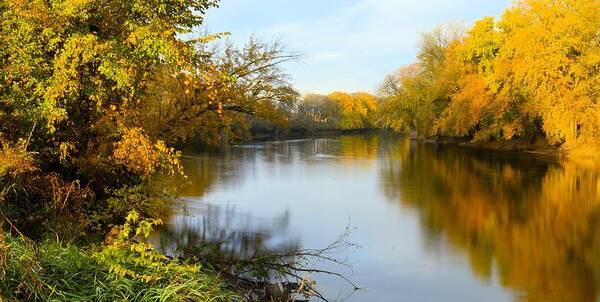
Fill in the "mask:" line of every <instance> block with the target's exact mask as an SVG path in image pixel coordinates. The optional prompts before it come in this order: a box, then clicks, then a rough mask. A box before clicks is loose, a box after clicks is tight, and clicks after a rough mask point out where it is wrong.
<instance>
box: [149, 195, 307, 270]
mask: <svg viewBox="0 0 600 302" xmlns="http://www.w3.org/2000/svg"><path fill="white" fill-rule="evenodd" d="M185 204H186V205H185V207H184V211H182V212H181V213H179V214H177V215H174V216H173V217H171V219H170V222H169V223H168V224H167V225H166V226H165V227H164V228H162V229H160V230H159V232H157V233H156V234H155V237H153V238H151V239H152V240H153V242H154V243H155V244H156V245H157V248H159V250H161V251H162V252H164V253H166V254H168V255H172V256H177V257H182V258H191V257H197V256H204V257H210V256H216V255H215V254H214V252H215V251H216V250H218V251H220V254H219V255H218V256H219V257H220V258H221V259H220V260H224V259H250V258H253V257H254V256H256V254H257V253H262V254H282V253H285V252H291V251H296V250H298V249H299V248H300V241H299V239H298V238H295V237H293V236H291V235H290V234H288V233H287V231H288V225H289V214H288V213H283V214H282V215H280V216H279V217H276V218H269V219H267V218H261V217H255V216H252V215H251V214H248V213H242V212H239V211H237V210H236V207H235V206H232V205H211V204H203V203H198V202H197V200H196V201H195V200H193V199H192V200H187V201H185Z"/></svg>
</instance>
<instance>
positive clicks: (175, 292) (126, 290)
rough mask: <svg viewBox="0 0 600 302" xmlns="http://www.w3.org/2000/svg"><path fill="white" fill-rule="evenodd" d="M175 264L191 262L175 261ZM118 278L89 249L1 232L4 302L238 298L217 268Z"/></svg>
mask: <svg viewBox="0 0 600 302" xmlns="http://www.w3.org/2000/svg"><path fill="white" fill-rule="evenodd" d="M171 261H173V262H175V265H178V264H181V265H189V263H187V264H185V263H180V262H179V261H177V260H171ZM142 273H144V274H147V275H152V276H155V277H156V278H155V280H153V281H147V282H145V281H142V280H138V279H135V278H131V277H128V276H120V275H118V274H115V273H113V272H110V271H109V269H108V268H107V267H106V266H104V265H102V264H101V263H99V262H98V261H97V260H96V258H94V257H93V256H92V254H91V253H90V252H88V251H85V250H82V249H81V248H79V247H77V246H73V245H63V244H60V243H57V242H54V241H44V242H42V243H39V244H38V243H34V242H32V241H29V240H28V239H25V238H22V237H17V236H13V235H10V234H7V233H0V301H239V300H240V298H238V297H237V296H236V295H235V294H233V293H231V292H230V291H228V290H226V289H225V287H224V285H223V283H222V282H221V281H220V280H219V278H218V277H217V274H215V273H214V272H210V271H206V270H199V271H197V272H191V271H189V270H179V271H178V270H169V271H166V272H157V271H155V270H148V271H145V272H142Z"/></svg>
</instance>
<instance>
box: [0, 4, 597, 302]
mask: <svg viewBox="0 0 600 302" xmlns="http://www.w3.org/2000/svg"><path fill="white" fill-rule="evenodd" d="M217 5H218V2H217V1H216V0H153V1H147V0H130V1H122V0H108V1H100V0H58V1H44V0H33V1H31V0H0V23H1V28H0V211H1V212H0V214H1V215H0V216H1V217H0V219H1V225H2V229H3V232H2V233H1V236H0V298H2V299H3V300H4V299H6V300H9V301H11V300H61V301H62V300H98V301H114V300H141V301H150V300H152V301H154V300H163V301H164V300H197V301H205V300H215V301H219V300H222V301H231V300H244V299H247V298H248V297H245V296H243V295H242V294H240V292H242V291H241V289H240V288H236V287H235V286H234V285H233V284H234V283H235V282H229V280H230V279H229V278H230V277H231V276H226V275H224V273H223V272H224V269H223V268H222V267H221V268H220V267H218V266H215V265H212V264H211V263H208V262H206V261H202V259H172V258H169V257H166V256H164V255H161V254H159V253H158V252H157V251H155V250H154V248H153V247H152V246H151V245H148V244H146V243H144V238H145V237H147V236H148V234H149V232H150V230H151V229H152V227H153V226H156V225H159V224H161V223H162V221H161V218H164V217H166V216H167V215H168V212H169V208H170V207H171V206H172V205H173V204H174V203H175V202H176V196H177V190H176V189H177V188H173V186H172V185H171V184H170V182H169V181H168V179H169V178H171V177H175V176H178V175H182V174H183V169H182V166H181V162H180V156H181V153H180V152H179V151H178V150H176V149H175V147H177V146H183V145H185V144H187V143H189V142H193V141H201V142H203V143H206V144H216V143H224V142H231V141H235V140H237V139H240V138H245V137H248V136H249V135H251V133H252V132H256V131H259V130H261V129H262V130H268V131H275V130H277V131H280V130H283V131H287V129H308V130H318V129H331V130H352V129H369V128H386V129H392V130H394V131H399V132H409V131H410V132H414V133H415V134H416V136H417V137H418V138H423V139H425V138H432V137H436V136H450V137H456V138H461V139H464V140H472V141H492V140H494V141H503V140H510V139H515V138H521V139H525V140H535V139H545V140H547V141H548V143H550V144H553V145H556V146H559V147H560V148H561V150H562V151H563V152H564V154H567V155H569V156H597V154H599V153H598V149H599V147H600V108H599V106H600V105H599V102H598V96H599V94H600V90H599V89H600V83H599V81H600V47H599V46H600V45H599V44H600V34H599V33H598V28H600V3H599V2H598V1H596V0H559V1H550V0H520V1H517V2H515V3H514V4H513V6H512V7H511V8H509V9H508V10H507V11H506V12H505V13H504V15H503V16H502V17H501V18H500V19H499V20H494V19H493V18H484V19H482V20H480V21H477V22H476V23H475V24H474V25H473V26H472V27H471V28H470V29H468V30H463V29H461V28H459V27H455V26H446V27H442V28H439V29H436V30H434V31H432V32H429V33H425V34H423V36H422V42H421V47H420V52H419V55H418V59H419V61H418V62H417V63H416V64H412V65H410V66H406V67H402V68H401V69H400V70H399V71H398V72H396V73H394V74H391V75H389V76H387V77H386V78H385V80H384V82H383V84H382V85H381V87H380V89H379V91H378V94H377V95H376V96H374V95H370V94H368V93H344V92H334V93H331V94H329V95H326V96H322V95H316V94H309V95H305V96H303V97H300V95H299V93H298V92H296V91H295V89H294V87H293V86H292V84H291V83H290V81H289V79H288V76H287V74H286V73H285V71H284V70H283V69H282V68H281V64H282V63H284V62H287V61H290V60H295V59H297V58H298V56H297V55H296V54H294V53H290V52H289V51H286V49H285V47H284V46H283V45H282V44H281V43H279V42H273V43H265V42H262V41H259V40H256V39H251V40H250V41H248V43H247V44H246V45H245V46H243V47H241V48H238V47H236V46H234V45H232V44H231V43H229V42H226V36H227V33H216V34H207V35H194V33H196V32H197V31H194V29H195V28H197V27H198V26H200V25H202V24H203V15H204V13H205V11H206V10H207V9H211V8H213V7H216V6H217ZM165 176H166V177H165ZM322 252H324V253H326V251H322ZM299 255H303V253H302V252H299ZM321 255H322V254H321ZM287 256H289V255H287ZM317 256H319V255H317ZM288 258H289V257H288ZM326 258H329V257H328V256H327V257H326ZM257 261H258V260H257ZM261 261H262V262H261ZM273 261H277V260H276V259H273V258H267V260H265V259H261V260H260V261H258V262H254V263H246V264H245V265H248V266H250V267H253V268H255V270H254V271H255V272H257V274H256V275H258V277H257V279H258V280H263V279H264V278H262V279H261V278H259V277H265V275H266V274H265V272H264V270H263V269H264V267H269V266H273ZM257 263H263V264H264V265H263V267H260V266H259V265H257ZM290 263H291V266H290ZM296 265H299V264H298V263H297V262H288V263H285V264H284V266H283V267H284V268H285V269H284V270H283V271H284V273H287V274H293V273H294V270H295V269H301V268H300V267H298V266H296ZM279 268H281V266H280V267H279ZM299 279H300V280H297V281H299V283H301V284H302V285H304V289H305V291H304V293H305V294H307V295H310V294H314V291H313V285H311V284H304V283H303V281H304V280H301V279H302V278H299ZM238 281H239V280H238ZM236 284H237V283H236Z"/></svg>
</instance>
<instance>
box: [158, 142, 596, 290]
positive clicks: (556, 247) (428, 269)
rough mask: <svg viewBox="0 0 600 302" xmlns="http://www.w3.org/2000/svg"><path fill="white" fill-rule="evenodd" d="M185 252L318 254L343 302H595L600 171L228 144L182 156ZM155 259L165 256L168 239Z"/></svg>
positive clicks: (475, 156) (410, 150) (334, 145)
mask: <svg viewBox="0 0 600 302" xmlns="http://www.w3.org/2000/svg"><path fill="white" fill-rule="evenodd" d="M184 159H185V170H186V173H187V175H188V178H187V180H186V183H187V185H186V186H184V187H183V189H182V200H183V201H184V202H183V207H182V209H181V211H178V212H176V214H175V215H173V216H172V218H171V219H170V221H169V222H168V224H167V226H168V228H169V229H170V230H171V231H172V232H173V233H176V234H180V235H181V238H183V239H182V240H184V241H186V242H188V243H189V242H194V240H196V241H198V240H220V241H222V242H225V244H223V245H222V246H221V248H222V249H224V250H226V251H228V252H231V253H235V254H237V255H242V256H243V255H250V254H252V253H254V252H255V251H256V249H262V250H274V251H278V250H293V249H298V248H302V249H307V248H321V247H324V246H327V245H328V244H330V243H331V242H333V241H335V240H336V239H337V238H338V237H339V236H340V234H342V233H344V232H345V230H346V228H347V227H349V230H350V234H349V236H348V237H347V240H348V241H350V242H351V243H353V244H355V245H357V246H354V245H351V246H348V247H347V248H344V249H340V250H339V251H338V253H337V254H336V257H338V258H339V259H347V261H348V263H349V264H351V267H344V266H339V265H333V264H329V263H319V262H316V263H314V265H315V266H316V267H319V268H325V269H331V270H335V271H339V272H341V273H344V274H345V275H347V276H348V277H349V278H350V279H352V281H354V282H355V283H357V285H358V286H360V287H361V289H360V290H358V291H353V290H352V287H351V286H349V285H348V284H346V283H344V282H343V281H342V280H339V279H336V278H333V277H331V276H320V275H314V276H313V277H314V278H315V279H316V281H317V283H318V286H319V288H320V289H321V291H322V292H324V293H325V294H326V295H327V296H328V297H330V298H332V300H337V301H432V302H433V301H435V302H437V301H463V302H464V301H572V302H584V301H598V297H599V296H600V295H599V289H600V172H598V169H596V167H594V164H589V163H588V164H575V163H573V162H569V161H557V160H554V159H548V158H542V157H539V156H535V155H528V154H517V153H506V152H504V153H500V152H493V151H482V150H475V149H471V148H466V147H458V146H449V145H431V144H429V145H428V144H418V143H416V142H414V141H410V140H407V139H405V138H402V137H398V136H393V135H387V134H364V135H341V136H332V137H323V138H317V139H302V140H290V141H276V142H265V143H255V144H247V145H234V146H227V147H223V148H219V149H218V150H211V151H205V152H199V153H195V154H189V153H188V154H187V155H186V156H185V158H184ZM162 244H163V248H164V247H165V246H168V245H169V244H170V243H169V242H168V240H166V239H165V240H163V243H162Z"/></svg>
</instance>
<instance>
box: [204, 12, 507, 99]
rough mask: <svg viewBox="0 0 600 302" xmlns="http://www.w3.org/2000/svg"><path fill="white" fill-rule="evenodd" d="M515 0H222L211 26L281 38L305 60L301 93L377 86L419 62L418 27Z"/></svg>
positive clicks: (235, 34) (293, 71)
mask: <svg viewBox="0 0 600 302" xmlns="http://www.w3.org/2000/svg"><path fill="white" fill-rule="evenodd" d="M510 4H511V0H417V1H415V0H343V1H342V0H295V1H289V0H255V1H252V0H221V5H220V7H219V8H217V9H212V10H210V11H209V12H208V13H207V16H206V19H205V25H206V29H207V30H208V31H209V32H231V39H232V40H233V41H234V42H235V43H239V44H243V43H244V42H245V41H247V40H248V39H249V37H251V36H254V37H257V38H260V39H263V40H267V41H269V40H273V39H281V40H282V41H283V42H284V43H285V44H286V45H287V48H288V49H289V50H290V51H293V52H297V53H300V54H301V55H302V56H303V58H302V59H301V60H300V61H298V62H293V63H289V64H287V65H286V66H285V68H286V69H287V71H288V72H289V74H290V75H291V77H292V81H293V83H294V84H295V86H296V88H297V89H298V90H299V91H300V92H302V93H306V92H316V93H329V92H331V91H335V90H341V91H348V92H354V91H371V92H373V91H375V89H376V88H377V86H378V84H379V82H380V81H381V80H382V79H383V77H384V76H385V75H386V74H387V73H389V72H391V71H393V70H395V69H397V68H398V67H400V66H401V65H404V64H409V63H412V62H414V61H415V57H416V51H417V46H418V42H419V33H421V32H424V31H428V30H431V29H433V28H435V27H436V26H438V25H440V24H446V23H463V24H466V25H469V24H471V23H472V22H473V21H475V20H477V19H479V18H481V17H484V16H499V15H501V14H502V12H503V10H504V9H505V8H507V7H509V6H510Z"/></svg>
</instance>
